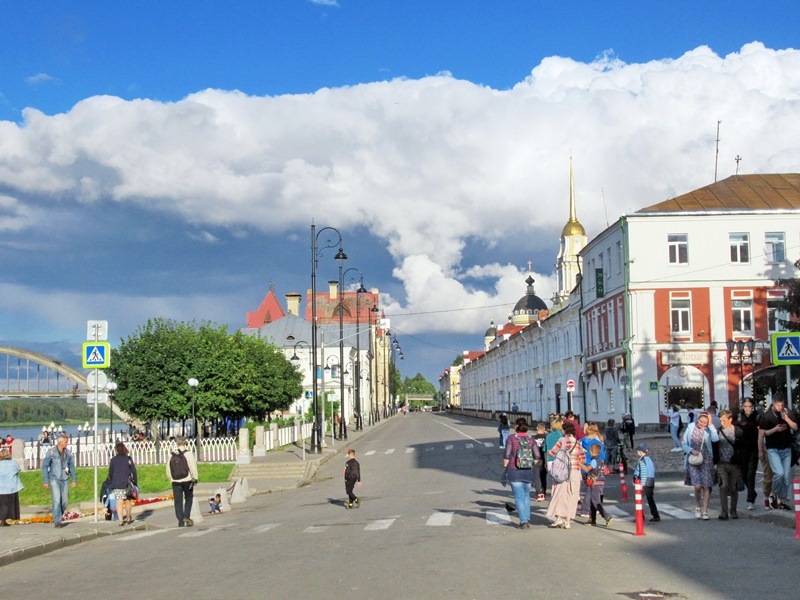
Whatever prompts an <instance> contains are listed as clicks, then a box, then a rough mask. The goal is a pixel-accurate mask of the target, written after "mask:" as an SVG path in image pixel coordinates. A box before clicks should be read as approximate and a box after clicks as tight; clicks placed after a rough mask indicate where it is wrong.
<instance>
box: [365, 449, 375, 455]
mask: <svg viewBox="0 0 800 600" xmlns="http://www.w3.org/2000/svg"><path fill="white" fill-rule="evenodd" d="M373 454H375V450H370V451H369V452H365V453H364V456H372V455H373Z"/></svg>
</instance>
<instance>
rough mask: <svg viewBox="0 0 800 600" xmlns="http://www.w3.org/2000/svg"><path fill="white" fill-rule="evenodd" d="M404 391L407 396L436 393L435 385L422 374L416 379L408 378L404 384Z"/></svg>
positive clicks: (416, 376) (417, 375) (415, 376)
mask: <svg viewBox="0 0 800 600" xmlns="http://www.w3.org/2000/svg"><path fill="white" fill-rule="evenodd" d="M403 391H404V392H405V393H406V394H415V395H418V394H431V396H433V394H434V393H435V392H436V388H435V387H434V385H433V384H432V383H431V382H429V381H428V380H427V379H425V377H423V376H422V373H417V374H416V375H414V377H406V378H405V381H404V382H403Z"/></svg>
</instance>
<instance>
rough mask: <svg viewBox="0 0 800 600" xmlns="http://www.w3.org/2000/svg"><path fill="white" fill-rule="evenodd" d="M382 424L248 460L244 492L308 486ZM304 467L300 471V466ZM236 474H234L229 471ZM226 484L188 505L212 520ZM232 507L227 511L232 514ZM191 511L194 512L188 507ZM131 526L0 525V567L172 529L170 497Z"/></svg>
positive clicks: (30, 511)
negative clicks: (215, 498)
mask: <svg viewBox="0 0 800 600" xmlns="http://www.w3.org/2000/svg"><path fill="white" fill-rule="evenodd" d="M386 422H388V419H383V420H382V421H379V422H378V423H376V424H375V425H371V426H365V428H364V429H363V430H362V431H356V430H355V429H348V431H347V438H348V439H346V440H334V439H332V438H331V437H330V436H326V438H325V444H326V445H325V446H324V447H323V449H322V454H312V453H310V451H309V447H310V446H309V444H308V440H306V445H305V461H303V447H302V446H300V445H294V444H292V445H290V446H287V447H285V448H281V449H279V450H274V451H272V452H268V453H267V455H266V456H263V457H253V458H252V462H251V463H250V465H246V467H247V468H248V469H250V466H251V465H252V466H253V467H255V468H253V469H252V471H249V472H248V473H247V474H246V475H245V477H246V478H247V483H248V487H249V489H250V491H251V492H252V493H254V494H267V493H274V492H281V491H285V490H290V489H294V488H297V487H300V486H302V485H306V484H307V483H308V482H310V481H311V480H312V479H313V477H314V475H315V474H316V472H317V470H318V469H319V467H320V465H322V464H323V463H325V462H327V461H328V460H330V459H331V458H333V457H335V456H337V455H338V454H340V453H343V452H344V451H345V450H346V449H347V448H348V447H349V446H348V444H351V443H353V442H357V441H358V440H360V439H362V438H364V437H365V436H368V435H370V434H371V433H372V432H373V431H375V429H376V428H377V427H378V426H380V425H382V424H384V423H386ZM303 464H305V468H304V469H303V468H302V466H303ZM235 472H236V471H235V470H234V473H235ZM232 485H233V482H232V481H228V482H217V483H200V484H198V485H197V486H196V487H195V490H194V503H195V506H197V507H198V508H199V510H200V511H201V512H202V514H203V516H204V517H205V518H209V519H214V518H217V517H216V516H211V515H209V514H208V512H209V510H208V498H209V497H210V496H212V495H214V494H215V493H217V491H218V490H219V488H221V487H224V488H226V489H230V488H231V486H232ZM171 493H172V491H171V490H168V491H165V492H163V493H161V494H147V495H145V496H144V497H145V498H154V497H160V496H165V495H167V494H171ZM236 506H237V505H234V507H233V509H232V510H236V508H235V507H236ZM79 508H80V511H81V512H82V513H84V514H86V513H89V512H91V511H92V510H93V508H94V502H93V501H92V502H85V503H81V505H80V507H78V506H77V505H75V504H71V505H70V506H69V509H70V510H75V511H77V510H78V509H79ZM192 512H193V513H194V508H193V509H192ZM21 513H22V514H21V516H22V517H23V518H25V517H31V516H36V515H49V514H50V507H49V506H23V507H21ZM133 517H134V519H135V521H134V522H133V524H131V525H125V526H122V527H120V525H119V521H106V520H104V519H103V515H102V514H100V515H98V520H97V521H95V517H94V515H91V516H84V517H80V518H78V519H75V520H71V521H65V522H64V526H63V527H62V528H60V529H57V528H55V527H54V526H53V524H52V523H32V524H26V525H12V526H10V527H0V567H3V566H5V565H8V564H11V563H14V562H17V561H20V560H25V559H28V558H33V557H34V556H41V555H42V554H46V553H48V552H52V551H54V550H59V549H61V548H66V547H67V546H72V545H74V544H80V543H82V542H88V541H91V540H94V539H97V538H101V537H105V536H109V535H119V534H124V533H128V532H130V531H131V530H136V531H147V530H153V529H166V528H172V527H176V526H177V523H176V518H175V512H174V505H173V502H172V499H168V500H162V501H159V502H153V503H150V504H142V505H139V506H134V508H133Z"/></svg>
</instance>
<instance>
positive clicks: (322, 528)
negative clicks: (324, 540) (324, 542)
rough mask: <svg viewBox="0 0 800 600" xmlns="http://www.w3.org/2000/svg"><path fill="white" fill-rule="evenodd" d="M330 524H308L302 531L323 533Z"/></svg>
mask: <svg viewBox="0 0 800 600" xmlns="http://www.w3.org/2000/svg"><path fill="white" fill-rule="evenodd" d="M329 528H330V525H310V526H308V527H306V528H305V529H303V533H323V532H325V531H328V529H329Z"/></svg>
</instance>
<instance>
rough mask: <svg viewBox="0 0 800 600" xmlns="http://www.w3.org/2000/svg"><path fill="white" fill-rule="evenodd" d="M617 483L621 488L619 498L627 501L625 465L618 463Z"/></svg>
mask: <svg viewBox="0 0 800 600" xmlns="http://www.w3.org/2000/svg"><path fill="white" fill-rule="evenodd" d="M619 485H620V487H621V488H622V497H621V498H620V500H622V501H623V502H627V501H628V484H627V483H626V482H625V465H623V464H622V463H619Z"/></svg>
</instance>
